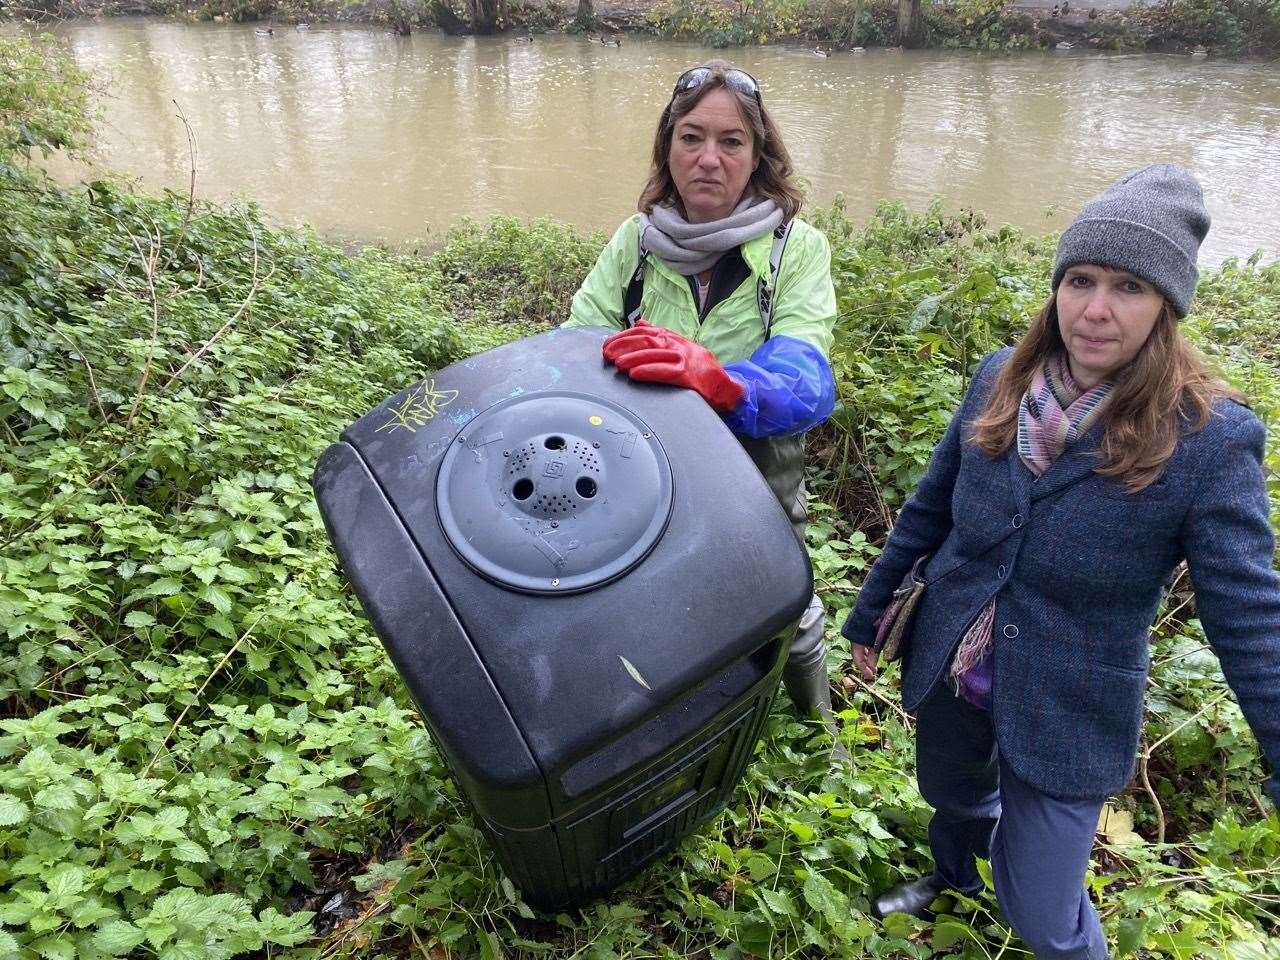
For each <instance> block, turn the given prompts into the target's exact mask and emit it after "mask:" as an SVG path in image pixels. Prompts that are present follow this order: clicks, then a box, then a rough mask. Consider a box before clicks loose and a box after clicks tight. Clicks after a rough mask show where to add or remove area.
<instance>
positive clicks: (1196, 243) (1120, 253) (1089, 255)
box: [1053, 163, 1209, 317]
mask: <svg viewBox="0 0 1280 960" xmlns="http://www.w3.org/2000/svg"><path fill="white" fill-rule="evenodd" d="M1208 232H1209V211H1208V210H1206V209H1205V206H1204V195H1203V194H1202V193H1201V191H1200V184H1199V183H1198V182H1197V181H1196V178H1195V177H1193V176H1192V175H1191V174H1190V173H1188V172H1187V171H1186V170H1184V169H1182V167H1179V166H1177V165H1175V164H1172V163H1159V164H1156V165H1154V166H1150V167H1146V168H1144V169H1142V170H1139V171H1137V172H1136V173H1131V174H1129V175H1128V176H1125V177H1121V178H1120V179H1119V180H1117V181H1116V182H1115V183H1113V184H1112V185H1111V186H1109V187H1107V189H1106V190H1104V191H1103V192H1102V193H1101V194H1099V195H1098V196H1096V197H1094V198H1093V199H1092V200H1090V201H1089V202H1088V203H1086V204H1085V205H1084V209H1083V210H1081V211H1080V215H1079V216H1078V217H1076V219H1075V220H1074V221H1073V222H1072V224H1071V226H1069V227H1067V229H1066V230H1065V231H1064V232H1063V234H1062V237H1061V238H1060V239H1059V240H1058V257H1057V260H1056V261H1055V263H1054V265H1053V289H1054V290H1057V289H1058V284H1059V283H1061V282H1062V275H1063V274H1064V273H1066V272H1067V268H1068V267H1071V266H1074V265H1075V264H1077V263H1094V264H1098V265H1099V266H1103V267H1112V268H1114V269H1116V270H1125V271H1128V272H1129V273H1132V274H1133V275H1134V276H1135V277H1141V278H1142V279H1143V280H1146V281H1147V282H1148V283H1150V284H1151V285H1152V286H1154V287H1155V288H1156V289H1157V290H1159V291H1160V292H1161V293H1163V294H1164V295H1165V297H1166V298H1167V299H1168V300H1169V303H1170V304H1172V305H1173V309H1174V311H1175V312H1176V313H1177V314H1178V316H1179V317H1185V316H1186V315H1187V310H1188V309H1189V308H1190V307H1191V297H1192V295H1194V294H1195V291H1196V280H1197V279H1198V278H1199V273H1198V272H1197V271H1196V255H1197V253H1199V250H1200V242H1201V241H1202V240H1204V237H1205V234H1206V233H1208Z"/></svg>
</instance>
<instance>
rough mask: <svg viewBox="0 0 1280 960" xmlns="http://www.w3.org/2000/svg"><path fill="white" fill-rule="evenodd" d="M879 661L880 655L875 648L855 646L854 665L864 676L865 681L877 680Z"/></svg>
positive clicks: (858, 644)
mask: <svg viewBox="0 0 1280 960" xmlns="http://www.w3.org/2000/svg"><path fill="white" fill-rule="evenodd" d="M879 660H880V654H878V653H877V652H876V649H875V647H866V646H863V645H862V644H860V643H857V644H854V645H853V663H854V666H856V667H857V668H858V672H859V673H860V674H862V679H863V680H866V681H871V680H874V679H875V678H876V669H877V666H878V661H879Z"/></svg>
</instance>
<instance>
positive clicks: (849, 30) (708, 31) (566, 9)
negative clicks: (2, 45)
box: [0, 0, 1280, 58]
mask: <svg viewBox="0 0 1280 960" xmlns="http://www.w3.org/2000/svg"><path fill="white" fill-rule="evenodd" d="M483 2H484V0H482V3H481V4H478V3H477V2H476V0H0V17H3V16H5V15H9V16H17V17H25V18H28V19H33V20H36V21H47V20H50V19H70V18H80V17H104V16H132V15H157V16H168V17H174V18H178V19H181V20H185V21H190V22H198V21H215V22H249V21H251V22H257V23H264V24H266V25H267V27H268V28H271V29H274V27H275V26H276V25H282V26H292V25H296V24H299V23H306V24H310V23H320V22H332V23H343V22H346V23H372V24H380V25H385V26H387V27H388V28H389V29H394V30H395V31H396V32H399V33H402V34H407V33H409V32H412V31H414V30H434V29H442V30H444V31H445V32H447V33H468V32H477V33H494V32H496V33H509V34H514V35H517V36H534V35H538V34H547V33H587V34H591V35H596V36H601V37H608V38H617V37H620V36H624V35H626V34H646V35H650V36H658V37H665V38H669V39H684V40H696V41H699V42H704V43H707V44H710V45H712V46H718V47H730V46H742V45H754V44H762V43H795V42H804V43H813V44H816V45H817V47H818V49H819V50H822V51H830V50H849V49H855V48H866V47H876V46H896V45H899V44H901V43H902V42H903V36H902V34H901V33H900V29H899V13H900V11H899V7H900V3H899V0H804V2H801V3H792V2H786V0H595V2H594V3H593V2H592V0H578V2H577V3H575V2H574V0H565V2H560V0H487V3H488V7H487V9H488V14H487V15H486V21H485V23H484V25H483V26H477V24H478V23H479V21H478V19H477V18H478V17H479V16H480V15H479V14H477V13H475V11H476V9H477V6H480V5H483ZM903 3H908V4H909V3H911V0H903ZM916 8H917V21H916V22H918V28H917V29H916V30H915V31H914V33H913V34H912V39H910V40H909V41H908V45H914V46H923V47H941V48H976V49H1001V50H1016V49H1030V48H1058V49H1073V48H1080V49H1099V50H1111V51H1120V50H1146V51H1152V52H1169V53H1183V54H1190V55H1194V56H1232V57H1240V56H1257V57H1267V58H1271V57H1274V56H1276V55H1277V54H1278V53H1280V9H1277V7H1276V5H1275V4H1271V5H1266V4H1259V3H1256V2H1253V0H1168V2H1161V3H1159V4H1148V3H1145V2H1144V0H1135V2H1133V3H1132V4H1131V3H1130V2H1129V0H1094V2H1089V0H1078V2H1077V3H1076V4H1074V5H1073V4H1072V3H1071V2H1070V0H937V2H934V0H916Z"/></svg>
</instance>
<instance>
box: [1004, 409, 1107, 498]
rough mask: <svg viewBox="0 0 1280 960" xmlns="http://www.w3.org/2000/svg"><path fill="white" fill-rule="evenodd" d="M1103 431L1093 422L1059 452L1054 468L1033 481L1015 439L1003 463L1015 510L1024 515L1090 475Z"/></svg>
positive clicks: (1100, 424)
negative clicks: (1040, 502)
mask: <svg viewBox="0 0 1280 960" xmlns="http://www.w3.org/2000/svg"><path fill="white" fill-rule="evenodd" d="M1102 431H1103V424H1102V422H1101V421H1099V422H1098V423H1095V424H1094V425H1093V426H1092V427H1090V428H1089V429H1088V430H1087V431H1086V432H1085V435H1084V436H1083V437H1081V438H1080V439H1079V440H1077V441H1076V442H1075V443H1073V444H1072V445H1071V446H1069V447H1067V449H1066V450H1064V451H1062V456H1060V457H1058V459H1057V460H1055V461H1054V462H1053V466H1051V467H1050V468H1049V469H1048V470H1047V471H1045V474H1044V476H1042V477H1040V478H1039V479H1036V475H1035V474H1034V473H1032V472H1031V470H1030V469H1029V468H1028V467H1027V465H1026V464H1025V463H1023V462H1022V458H1021V457H1019V456H1018V442H1017V440H1015V441H1014V442H1013V443H1011V444H1010V445H1009V450H1008V452H1007V453H1006V454H1005V460H1006V461H1008V464H1009V479H1010V482H1011V483H1012V485H1013V497H1014V500H1015V501H1016V502H1017V505H1018V511H1019V512H1020V513H1023V514H1027V513H1029V512H1030V509H1031V504H1032V503H1033V502H1034V501H1036V500H1041V499H1043V498H1045V497H1047V496H1048V495H1049V494H1051V493H1057V492H1058V491H1059V490H1063V489H1066V488H1067V487H1069V486H1072V485H1073V484H1076V483H1079V482H1080V481H1081V480H1084V479H1085V478H1087V477H1089V476H1090V475H1092V473H1093V468H1094V467H1096V466H1097V465H1098V451H1099V450H1100V449H1101V446H1102Z"/></svg>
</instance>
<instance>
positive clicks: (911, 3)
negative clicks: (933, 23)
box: [898, 0, 924, 47]
mask: <svg viewBox="0 0 1280 960" xmlns="http://www.w3.org/2000/svg"><path fill="white" fill-rule="evenodd" d="M923 28H924V15H923V14H922V13H921V12H920V0H898V43H900V44H901V45H902V46H904V47H918V46H920V40H921V34H922V33H923Z"/></svg>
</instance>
